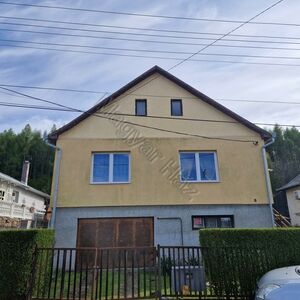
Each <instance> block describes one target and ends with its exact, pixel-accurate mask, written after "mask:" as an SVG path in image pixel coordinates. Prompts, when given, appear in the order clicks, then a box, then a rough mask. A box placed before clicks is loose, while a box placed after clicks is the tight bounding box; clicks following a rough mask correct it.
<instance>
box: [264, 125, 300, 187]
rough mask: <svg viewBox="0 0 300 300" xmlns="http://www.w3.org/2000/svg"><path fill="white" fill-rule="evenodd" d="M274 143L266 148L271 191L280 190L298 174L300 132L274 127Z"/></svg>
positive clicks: (294, 129)
mask: <svg viewBox="0 0 300 300" xmlns="http://www.w3.org/2000/svg"><path fill="white" fill-rule="evenodd" d="M271 133H275V134H276V138H275V143H274V144H273V145H272V146H270V147H269V148H268V153H269V158H270V159H269V167H270V169H271V170H272V171H271V173H270V176H271V182H272V187H273V190H274V191H275V190H276V189H278V188H280V187H281V186H283V185H284V184H286V183H288V182H289V181H290V180H291V179H293V178H294V177H296V176H297V175H298V174H299V173H300V131H298V130H297V129H296V128H286V129H283V128H281V127H279V126H278V125H276V126H275V127H274V129H273V130H272V131H271Z"/></svg>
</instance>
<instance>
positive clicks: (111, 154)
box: [90, 152, 131, 184]
mask: <svg viewBox="0 0 300 300" xmlns="http://www.w3.org/2000/svg"><path fill="white" fill-rule="evenodd" d="M97 154H108V155H109V165H108V166H109V169H108V181H106V182H104V181H103V182H97V181H94V178H93V174H94V156H95V155H97ZM114 154H127V155H128V181H113V174H114V173H113V172H114V167H113V166H114V159H113V157H114ZM91 161H92V164H91V174H90V184H128V183H131V155H130V152H92V159H91Z"/></svg>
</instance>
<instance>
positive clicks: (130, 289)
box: [30, 246, 300, 300]
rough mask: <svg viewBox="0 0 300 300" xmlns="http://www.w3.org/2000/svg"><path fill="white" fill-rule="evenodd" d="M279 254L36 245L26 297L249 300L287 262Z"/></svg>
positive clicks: (174, 247)
mask: <svg viewBox="0 0 300 300" xmlns="http://www.w3.org/2000/svg"><path fill="white" fill-rule="evenodd" d="M280 257H282V256H278V257H277V258H276V257H270V256H269V255H268V251H267V249H265V250H263V249H254V248H251V249H240V248H204V247H184V246H181V247H177V246H167V247H165V246H164V247H162V246H158V247H157V248H156V247H147V248H102V249H95V248H42V249H38V251H37V256H36V259H35V264H36V267H35V272H34V274H33V275H34V276H33V284H32V286H31V298H30V299H35V300H38V299H85V300H97V299H99V300H100V299H109V300H112V299H147V298H148V299H149V298H153V299H154V298H156V299H179V298H181V299H182V298H185V299H251V298H252V297H253V292H254V289H255V285H256V282H257V280H258V279H259V278H260V276H262V275H263V274H264V273H265V272H267V271H268V270H270V269H272V268H275V267H281V266H284V265H285V264H286V263H287V262H286V261H283V260H282V261H281V262H279V258H280ZM295 257H296V256H295ZM289 262H292V261H289ZM293 262H295V263H296V261H293ZM298 263H300V262H298Z"/></svg>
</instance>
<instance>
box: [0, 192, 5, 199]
mask: <svg viewBox="0 0 300 300" xmlns="http://www.w3.org/2000/svg"><path fill="white" fill-rule="evenodd" d="M4 196H5V191H3V190H0V200H4Z"/></svg>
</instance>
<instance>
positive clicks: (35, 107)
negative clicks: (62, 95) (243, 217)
mask: <svg viewBox="0 0 300 300" xmlns="http://www.w3.org/2000/svg"><path fill="white" fill-rule="evenodd" d="M0 106H6V107H13V108H28V109H39V110H48V111H52V110H54V111H61V112H75V113H78V110H77V109H67V108H58V107H50V106H37V105H28V104H26V103H14V102H0ZM97 114H98V115H114V116H127V117H137V118H139V116H136V115H133V114H122V113H105V112H102V113H97ZM140 118H141V117H140ZM142 118H143V119H144V118H155V119H170V120H174V121H182V120H183V121H196V122H208V123H225V124H226V123H229V124H238V122H237V121H225V120H224V121H222V120H212V119H196V118H172V117H164V116H150V115H147V116H143V117H142ZM252 123H253V124H256V125H262V126H275V125H278V126H282V127H295V128H297V127H300V125H293V124H279V123H261V122H252Z"/></svg>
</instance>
